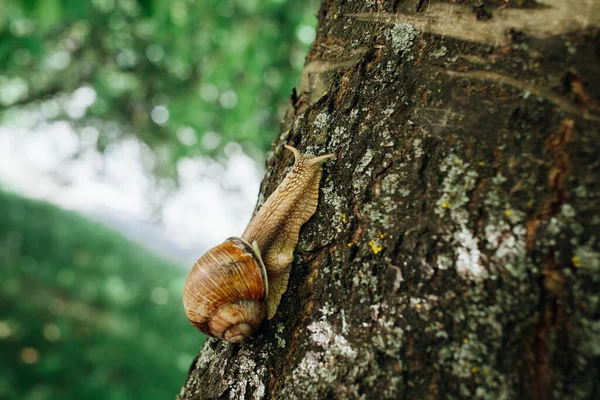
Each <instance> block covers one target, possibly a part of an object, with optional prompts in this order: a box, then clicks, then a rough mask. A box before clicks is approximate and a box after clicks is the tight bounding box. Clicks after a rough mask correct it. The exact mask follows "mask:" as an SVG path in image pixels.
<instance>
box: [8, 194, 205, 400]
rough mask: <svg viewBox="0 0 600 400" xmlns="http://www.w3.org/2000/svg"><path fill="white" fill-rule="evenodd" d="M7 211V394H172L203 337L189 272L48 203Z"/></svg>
mask: <svg viewBox="0 0 600 400" xmlns="http://www.w3.org/2000/svg"><path fill="white" fill-rule="evenodd" d="M0 210H1V212H0V354H2V357H1V358H0V398H2V399H7V400H12V399H27V400H34V399H61V400H65V399H170V398H174V397H175V395H176V394H177V393H178V391H179V388H180V386H181V385H182V384H183V381H184V379H185V376H186V371H187V369H188V368H189V365H190V363H191V362H192V359H193V357H194V355H195V354H196V352H197V351H198V349H199V348H200V346H201V342H202V340H203V337H202V335H201V334H200V333H199V332H198V331H197V330H195V329H194V328H193V327H192V326H191V325H190V324H189V322H188V321H187V319H186V318H185V315H184V313H183V307H182V303H181V293H182V287H183V282H184V279H185V275H186V272H185V271H183V270H181V269H178V268H176V267H173V266H172V265H169V264H167V263H165V262H163V261H161V260H158V259H157V258H155V257H154V256H152V255H151V254H149V253H148V251H146V250H144V249H142V248H140V247H139V246H136V245H134V244H132V243H130V242H128V241H127V240H125V239H124V238H123V237H122V236H121V235H119V234H118V233H115V232H113V231H110V230H108V229H106V228H104V227H102V226H99V225H97V224H93V223H91V222H88V221H87V220H85V219H83V218H82V217H80V216H78V215H76V214H73V213H69V212H66V211H62V210H60V209H58V208H56V207H54V206H51V205H49V204H45V203H42V202H38V201H33V200H26V199H22V198H20V197H17V196H15V195H12V194H7V193H6V192H2V191H0Z"/></svg>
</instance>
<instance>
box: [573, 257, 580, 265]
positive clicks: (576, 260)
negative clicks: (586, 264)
mask: <svg viewBox="0 0 600 400" xmlns="http://www.w3.org/2000/svg"><path fill="white" fill-rule="evenodd" d="M571 262H572V263H573V265H574V266H576V267H581V260H580V259H579V257H577V256H573V258H571Z"/></svg>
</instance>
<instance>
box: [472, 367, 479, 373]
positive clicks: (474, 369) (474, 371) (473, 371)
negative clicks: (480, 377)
mask: <svg viewBox="0 0 600 400" xmlns="http://www.w3.org/2000/svg"><path fill="white" fill-rule="evenodd" d="M478 372H479V367H472V368H471V373H472V374H476V373H478Z"/></svg>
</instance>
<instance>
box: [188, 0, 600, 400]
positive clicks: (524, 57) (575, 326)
mask: <svg viewBox="0 0 600 400" xmlns="http://www.w3.org/2000/svg"><path fill="white" fill-rule="evenodd" d="M458 3H460V4H458ZM318 18H319V25H318V34H317V39H316V41H315V43H314V45H313V47H312V49H311V51H310V53H309V55H308V57H307V64H306V66H305V72H304V75H303V77H302V80H301V83H300V85H299V90H298V96H294V97H293V99H292V103H293V104H292V106H290V110H289V112H288V115H287V117H286V119H285V121H284V127H283V132H284V133H283V134H282V135H281V136H280V137H279V138H278V139H277V140H276V141H275V143H274V146H273V153H272V154H271V155H270V156H269V157H268V160H267V175H266V177H265V179H264V181H263V184H262V187H261V195H260V199H261V200H259V205H260V203H261V201H262V199H264V198H266V196H267V195H268V194H269V193H271V192H272V191H273V190H274V189H275V187H276V186H277V184H278V183H279V182H280V181H281V180H282V178H283V176H284V174H285V172H286V169H287V168H289V166H290V165H291V163H292V156H291V154H290V153H289V152H287V151H286V150H285V149H283V144H284V143H288V144H292V145H294V146H296V147H298V148H299V149H300V150H301V151H303V152H312V153H315V154H325V153H328V152H337V158H335V159H333V160H331V161H329V162H327V163H326V164H325V170H324V174H323V179H322V181H321V193H320V199H319V207H318V210H317V212H316V214H315V215H314V216H313V218H312V219H311V220H310V221H309V222H308V223H307V224H306V225H305V226H304V227H303V229H302V230H301V233H300V243H299V245H298V247H297V249H296V253H295V260H294V262H293V270H292V275H291V280H290V285H289V288H288V290H287V292H286V294H285V295H284V296H283V300H282V302H281V304H280V306H279V310H278V312H277V314H276V316H275V318H274V319H273V320H271V321H268V322H265V323H264V324H263V326H262V328H261V329H260V330H259V331H258V333H257V334H255V335H254V336H253V337H252V338H250V339H249V340H247V341H246V342H244V343H242V344H240V345H234V344H228V343H224V342H220V341H217V340H214V339H211V340H208V341H207V342H206V344H205V345H204V348H203V349H202V351H201V352H200V354H199V356H198V358H197V359H196V360H195V361H194V363H193V365H192V367H191V369H190V373H189V376H188V379H187V382H186V383H185V386H184V388H183V389H182V390H181V393H180V399H217V398H233V399H284V398H287V399H328V398H336V399H359V398H362V399H433V398H439V399H447V398H450V399H458V398H468V399H471V398H477V399H524V398H530V399H588V398H600V368H599V366H600V249H599V240H600V238H599V236H600V215H599V214H598V212H597V210H598V207H599V205H600V199H599V198H600V185H599V184H598V181H599V176H600V145H599V137H598V131H599V129H600V60H599V58H600V30H599V28H598V27H599V26H600V5H599V3H598V2H597V1H596V0H588V1H586V0H572V1H562V0H544V1H543V2H542V1H537V2H536V1H534V0H489V1H483V2H482V1H479V0H477V1H471V0H464V1H452V2H449V1H434V0H430V1H428V0H413V1H397V0H396V1H387V0H373V1H334V0H325V1H324V2H323V4H322V6H321V10H320V11H319V15H318ZM232 234H239V232H232ZM190 329H191V328H190Z"/></svg>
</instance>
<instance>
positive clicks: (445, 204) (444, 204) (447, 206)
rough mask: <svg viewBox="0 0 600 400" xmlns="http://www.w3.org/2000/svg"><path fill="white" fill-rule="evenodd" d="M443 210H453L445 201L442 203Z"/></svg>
mask: <svg viewBox="0 0 600 400" xmlns="http://www.w3.org/2000/svg"><path fill="white" fill-rule="evenodd" d="M442 208H452V204H450V203H447V202H445V201H443V202H442Z"/></svg>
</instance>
